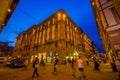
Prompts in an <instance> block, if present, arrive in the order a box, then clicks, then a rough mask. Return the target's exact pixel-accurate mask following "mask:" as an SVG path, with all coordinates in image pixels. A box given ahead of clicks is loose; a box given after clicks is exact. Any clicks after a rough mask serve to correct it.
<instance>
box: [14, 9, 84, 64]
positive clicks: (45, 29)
mask: <svg viewBox="0 0 120 80" xmlns="http://www.w3.org/2000/svg"><path fill="white" fill-rule="evenodd" d="M83 34H84V33H83V31H82V30H81V29H80V28H78V27H77V25H76V24H75V23H74V22H73V21H72V19H71V18H70V17H69V16H68V15H67V14H66V12H65V11H64V10H59V11H57V12H56V13H55V14H53V15H52V16H50V17H49V18H47V19H46V20H45V21H43V22H42V23H40V24H38V25H34V26H33V27H31V28H30V29H28V30H27V31H25V32H23V33H21V34H20V35H19V36H18V37H17V39H16V45H15V48H14V55H17V54H19V55H30V56H31V58H32V57H34V56H38V57H39V59H40V60H41V59H43V60H44V61H45V62H52V61H53V59H54V58H55V57H57V58H58V57H59V59H60V61H64V60H66V58H73V56H74V57H75V56H78V55H81V54H82V53H84V52H83V48H84V46H83V45H84V44H83V38H82V37H83Z"/></svg>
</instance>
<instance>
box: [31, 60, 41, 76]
mask: <svg viewBox="0 0 120 80" xmlns="http://www.w3.org/2000/svg"><path fill="white" fill-rule="evenodd" d="M38 67H39V59H38V58H36V59H35V61H34V62H33V68H34V72H33V75H32V78H34V77H35V75H37V77H39V73H38Z"/></svg>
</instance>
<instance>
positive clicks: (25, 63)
mask: <svg viewBox="0 0 120 80" xmlns="http://www.w3.org/2000/svg"><path fill="white" fill-rule="evenodd" d="M23 65H24V68H25V69H26V68H27V66H28V59H27V58H26V59H25V60H24V62H23Z"/></svg>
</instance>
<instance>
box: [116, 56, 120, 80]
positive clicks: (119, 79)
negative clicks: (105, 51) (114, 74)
mask: <svg viewBox="0 0 120 80" xmlns="http://www.w3.org/2000/svg"><path fill="white" fill-rule="evenodd" d="M116 67H117V71H118V80H120V58H119V57H118V58H117V59H116Z"/></svg>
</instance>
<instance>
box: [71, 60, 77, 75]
mask: <svg viewBox="0 0 120 80" xmlns="http://www.w3.org/2000/svg"><path fill="white" fill-rule="evenodd" d="M71 67H72V75H73V76H75V73H76V60H75V59H72V61H71Z"/></svg>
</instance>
